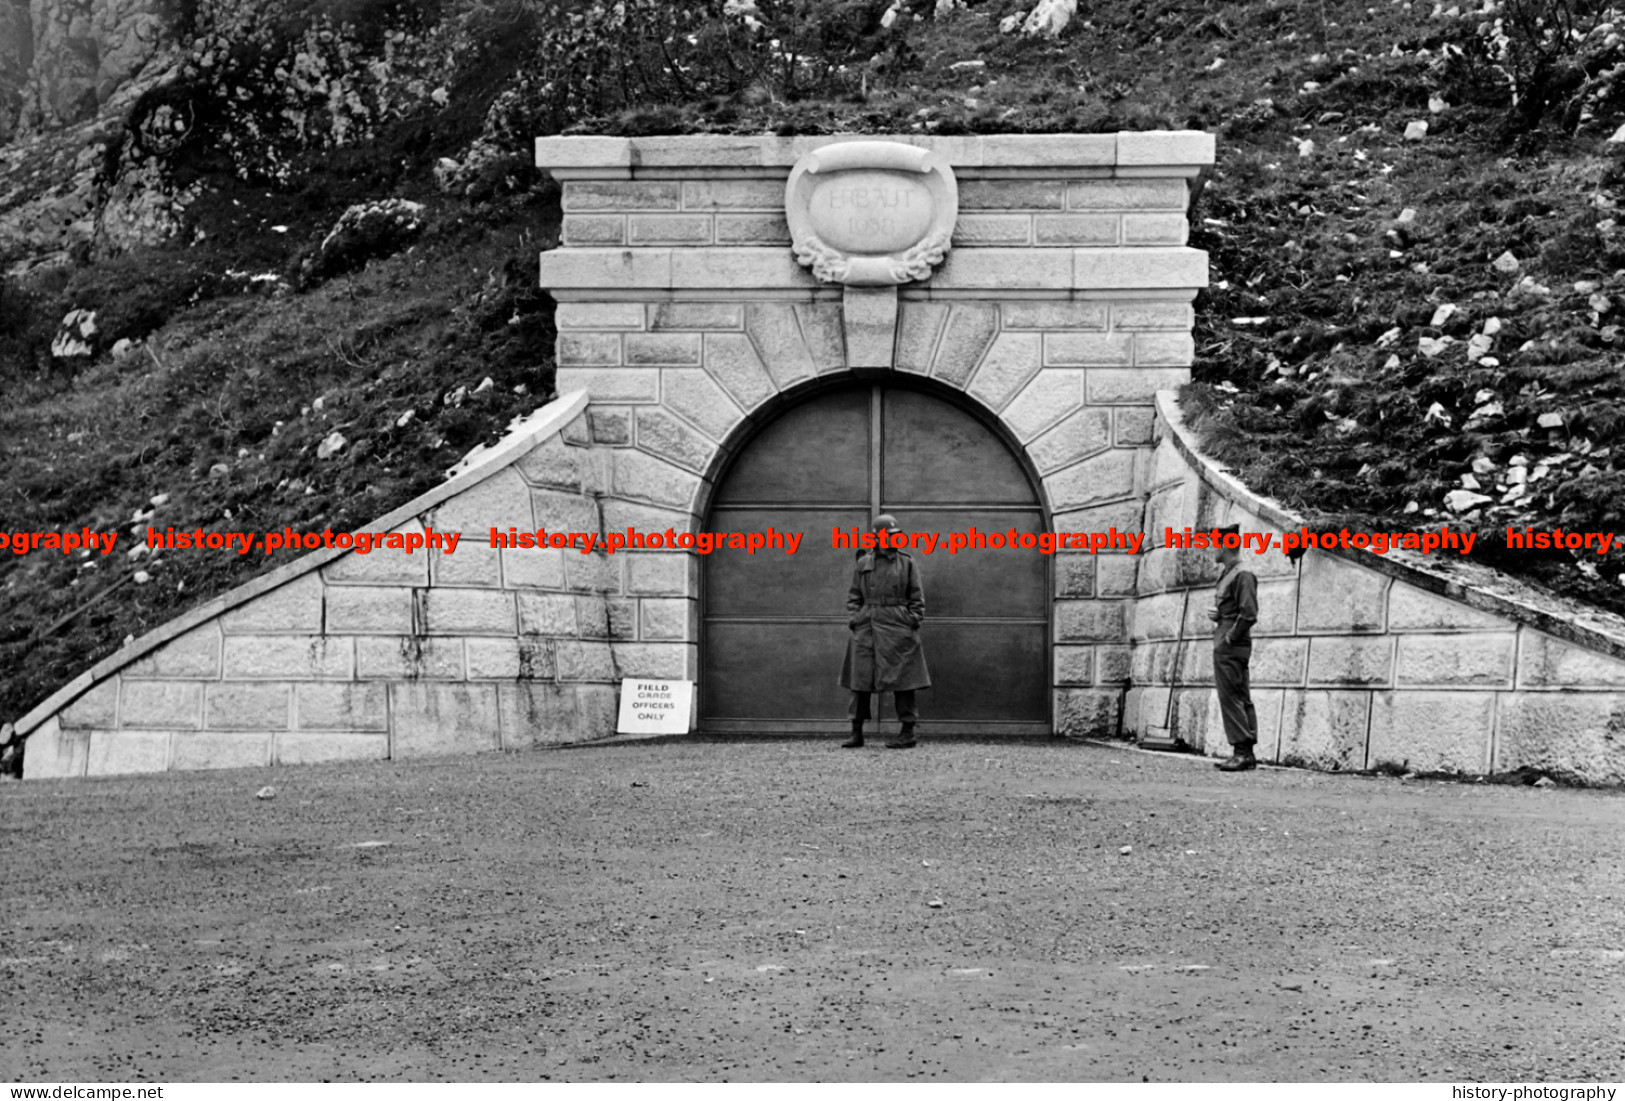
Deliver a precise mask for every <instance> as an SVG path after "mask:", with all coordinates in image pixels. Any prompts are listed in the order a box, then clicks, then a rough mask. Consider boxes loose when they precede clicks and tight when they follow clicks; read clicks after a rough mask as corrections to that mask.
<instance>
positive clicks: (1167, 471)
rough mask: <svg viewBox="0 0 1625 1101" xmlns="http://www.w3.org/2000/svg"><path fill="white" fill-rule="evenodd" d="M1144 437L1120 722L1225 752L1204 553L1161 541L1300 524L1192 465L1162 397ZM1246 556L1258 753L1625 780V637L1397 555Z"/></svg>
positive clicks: (1319, 761) (1350, 765)
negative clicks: (1254, 607)
mask: <svg viewBox="0 0 1625 1101" xmlns="http://www.w3.org/2000/svg"><path fill="white" fill-rule="evenodd" d="M1156 432H1157V435H1158V441H1159V442H1158V443H1157V449H1156V457H1155V460H1154V463H1153V466H1152V468H1151V473H1150V478H1149V481H1148V491H1149V500H1148V504H1147V508H1146V517H1145V530H1146V546H1147V547H1148V548H1149V547H1152V546H1153V545H1154V546H1155V548H1156V549H1154V550H1150V551H1149V552H1148V553H1146V554H1145V555H1143V556H1142V560H1141V561H1140V563H1139V565H1140V571H1139V580H1138V584H1137V586H1136V594H1137V599H1136V600H1135V602H1134V614H1133V620H1132V628H1131V638H1132V640H1133V656H1132V659H1131V669H1130V676H1131V678H1132V681H1133V684H1134V687H1133V688H1132V689H1131V690H1130V692H1129V701H1128V703H1129V707H1128V714H1127V721H1126V723H1125V726H1126V727H1127V728H1128V730H1129V732H1131V733H1136V734H1144V733H1146V732H1147V731H1151V730H1156V729H1158V728H1165V727H1166V728H1170V730H1171V732H1172V733H1173V734H1174V735H1175V736H1177V737H1180V738H1181V739H1182V740H1183V741H1185V742H1186V743H1187V744H1190V745H1192V746H1194V747H1196V748H1198V749H1201V750H1203V751H1205V752H1207V753H1210V754H1226V753H1228V752H1229V747H1228V745H1227V744H1226V742H1225V739H1224V732H1223V728H1222V724H1221V722H1220V719H1219V714H1218V698H1217V695H1216V693H1215V691H1214V689H1213V687H1212V686H1213V665H1212V657H1213V654H1212V624H1211V623H1210V622H1209V621H1208V618H1207V610H1208V608H1209V607H1210V606H1211V605H1212V600H1213V596H1212V585H1213V583H1214V582H1215V580H1216V579H1217V571H1216V567H1214V565H1213V564H1212V552H1211V551H1205V550H1176V549H1170V548H1169V547H1167V546H1166V545H1165V542H1166V541H1165V538H1164V531H1165V529H1166V528H1173V529H1174V530H1175V531H1176V532H1179V531H1182V530H1183V529H1184V528H1185V527H1187V526H1189V527H1192V528H1194V529H1198V530H1202V529H1211V528H1213V527H1214V526H1217V525H1224V524H1231V523H1239V524H1240V525H1241V527H1242V530H1243V531H1261V532H1267V533H1270V534H1272V535H1273V534H1279V533H1280V532H1282V531H1283V530H1296V529H1297V527H1298V525H1297V524H1295V523H1293V522H1292V521H1293V519H1294V518H1293V517H1291V516H1289V515H1287V514H1285V513H1284V512H1283V511H1282V510H1280V509H1279V508H1278V507H1277V506H1273V505H1271V504H1270V503H1269V502H1266V501H1263V500H1262V499H1260V498H1257V497H1255V496H1253V495H1251V494H1249V493H1247V492H1246V491H1245V490H1244V489H1242V488H1241V487H1240V486H1239V485H1238V484H1237V483H1235V482H1234V481H1233V480H1230V479H1227V478H1225V477H1224V476H1223V475H1221V474H1216V473H1215V472H1214V471H1213V469H1212V467H1211V465H1210V464H1207V463H1206V462H1205V461H1204V460H1202V459H1201V458H1200V456H1199V455H1198V454H1197V453H1196V452H1195V450H1194V447H1193V445H1192V444H1191V442H1190V438H1189V436H1188V434H1187V433H1186V432H1185V430H1184V429H1183V427H1182V425H1181V424H1180V421H1179V414H1178V409H1177V406H1176V405H1175V404H1174V402H1173V396H1172V395H1171V394H1168V395H1163V401H1162V403H1161V409H1160V415H1159V418H1158V423H1157V427H1156ZM1243 563H1244V565H1245V567H1246V568H1247V569H1249V570H1252V571H1253V572H1254V573H1255V574H1256V575H1257V576H1258V582H1259V584H1258V601H1259V621H1258V624H1257V625H1256V626H1255V628H1254V630H1253V635H1254V639H1255V641H1254V643H1253V654H1252V662H1251V667H1250V676H1251V683H1252V696H1253V702H1254V705H1255V706H1256V707H1257V709H1258V726H1259V744H1258V748H1257V753H1258V755H1259V756H1260V758H1262V759H1264V760H1270V761H1280V762H1282V763H1287V764H1298V765H1307V766H1309V767H1312V768H1321V769H1362V768H1377V767H1382V766H1392V767H1395V768H1399V769H1405V770H1409V771H1416V772H1453V773H1463V774H1479V773H1486V772H1507V771H1511V770H1514V769H1518V768H1524V767H1528V768H1534V769H1539V770H1541V771H1543V772H1554V773H1561V774H1566V775H1569V776H1572V777H1575V778H1578V779H1582V780H1585V781H1588V782H1594V783H1621V782H1625V636H1621V637H1618V638H1614V637H1608V636H1606V635H1602V634H1600V633H1599V632H1595V631H1591V630H1581V629H1580V628H1577V627H1575V626H1574V624H1573V622H1572V620H1569V621H1568V622H1565V620H1566V619H1567V617H1565V616H1563V615H1561V614H1550V613H1547V614H1542V613H1541V611H1540V609H1539V608H1538V607H1536V606H1533V605H1530V604H1517V603H1513V602H1510V601H1507V600H1503V599H1499V598H1496V597H1493V596H1492V595H1490V594H1488V593H1486V592H1484V591H1482V590H1479V591H1474V590H1473V589H1469V588H1464V587H1463V586H1462V585H1460V584H1459V583H1458V584H1452V583H1450V582H1447V581H1445V580H1443V579H1442V578H1441V577H1440V576H1438V575H1437V574H1435V573H1433V572H1430V571H1429V570H1428V569H1427V568H1426V567H1427V564H1425V563H1417V564H1416V565H1414V566H1413V565H1410V564H1407V563H1406V562H1405V561H1403V556H1402V555H1400V554H1397V553H1395V552H1390V553H1389V555H1387V556H1378V555H1376V554H1374V553H1371V552H1369V551H1353V552H1349V553H1348V554H1347V555H1346V556H1343V555H1333V554H1331V553H1327V552H1323V551H1319V550H1311V551H1309V552H1308V553H1307V554H1306V555H1304V556H1303V558H1302V559H1301V560H1300V563H1299V564H1298V565H1294V564H1293V563H1292V562H1291V561H1290V560H1289V559H1288V558H1287V557H1286V556H1285V555H1284V554H1281V553H1279V552H1278V551H1274V550H1272V551H1270V552H1268V553H1266V554H1263V555H1256V554H1253V553H1252V552H1251V551H1249V552H1246V553H1244V555H1243ZM1455 568H1456V569H1460V567H1459V566H1457V567H1455ZM1560 633H1561V634H1566V635H1568V637H1566V638H1565V637H1560Z"/></svg>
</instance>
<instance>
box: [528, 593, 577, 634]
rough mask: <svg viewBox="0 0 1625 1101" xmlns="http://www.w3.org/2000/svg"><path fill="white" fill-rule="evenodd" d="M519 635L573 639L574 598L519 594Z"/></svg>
mask: <svg viewBox="0 0 1625 1101" xmlns="http://www.w3.org/2000/svg"><path fill="white" fill-rule="evenodd" d="M518 601H519V633H520V634H521V635H552V636H556V637H561V638H574V637H576V636H577V635H578V634H579V633H580V632H579V631H578V630H577V626H576V598H575V597H574V596H573V595H571V594H569V593H520V594H519V596H518Z"/></svg>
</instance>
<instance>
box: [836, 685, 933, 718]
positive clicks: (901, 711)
mask: <svg viewBox="0 0 1625 1101" xmlns="http://www.w3.org/2000/svg"><path fill="white" fill-rule="evenodd" d="M914 691H915V690H914V689H912V688H909V689H906V690H904V691H902V692H893V693H892V702H893V703H894V704H895V706H896V708H897V719H898V721H899V722H903V723H908V724H910V725H912V724H914V723H915V722H918V721H919V718H920V713H919V712H918V711H917V710H915V707H914ZM846 716H847V718H849V719H851V720H852V721H853V722H855V723H865V722H868V721H869V693H867V692H853V693H852V702H851V704H850V705H848V707H847V709H846Z"/></svg>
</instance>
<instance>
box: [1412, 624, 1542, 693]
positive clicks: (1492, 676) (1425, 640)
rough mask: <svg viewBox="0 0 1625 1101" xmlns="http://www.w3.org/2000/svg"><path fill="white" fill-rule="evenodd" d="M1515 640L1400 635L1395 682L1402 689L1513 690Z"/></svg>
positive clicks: (1502, 636)
mask: <svg viewBox="0 0 1625 1101" xmlns="http://www.w3.org/2000/svg"><path fill="white" fill-rule="evenodd" d="M1515 643H1516V636H1515V635H1514V634H1512V633H1511V632H1508V633H1506V634H1497V635H1490V634H1475V635H1467V636H1463V635H1401V636H1400V637H1399V639H1398V657H1397V659H1396V668H1395V672H1394V675H1395V678H1396V683H1397V684H1398V685H1400V686H1401V687H1404V686H1406V685H1411V684H1437V685H1457V684H1471V685H1476V686H1480V687H1486V688H1511V687H1512V658H1513V653H1514V650H1515V649H1516V646H1515Z"/></svg>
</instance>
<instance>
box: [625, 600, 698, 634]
mask: <svg viewBox="0 0 1625 1101" xmlns="http://www.w3.org/2000/svg"><path fill="white" fill-rule="evenodd" d="M638 603H639V605H641V609H640V611H641V615H642V621H643V626H642V631H641V634H640V637H642V638H644V639H646V640H670V641H676V642H692V641H695V640H696V639H697V638H698V624H699V602H698V601H696V600H680V599H675V598H669V597H666V598H662V597H646V598H644V599H643V600H640V601H639V602H638Z"/></svg>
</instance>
